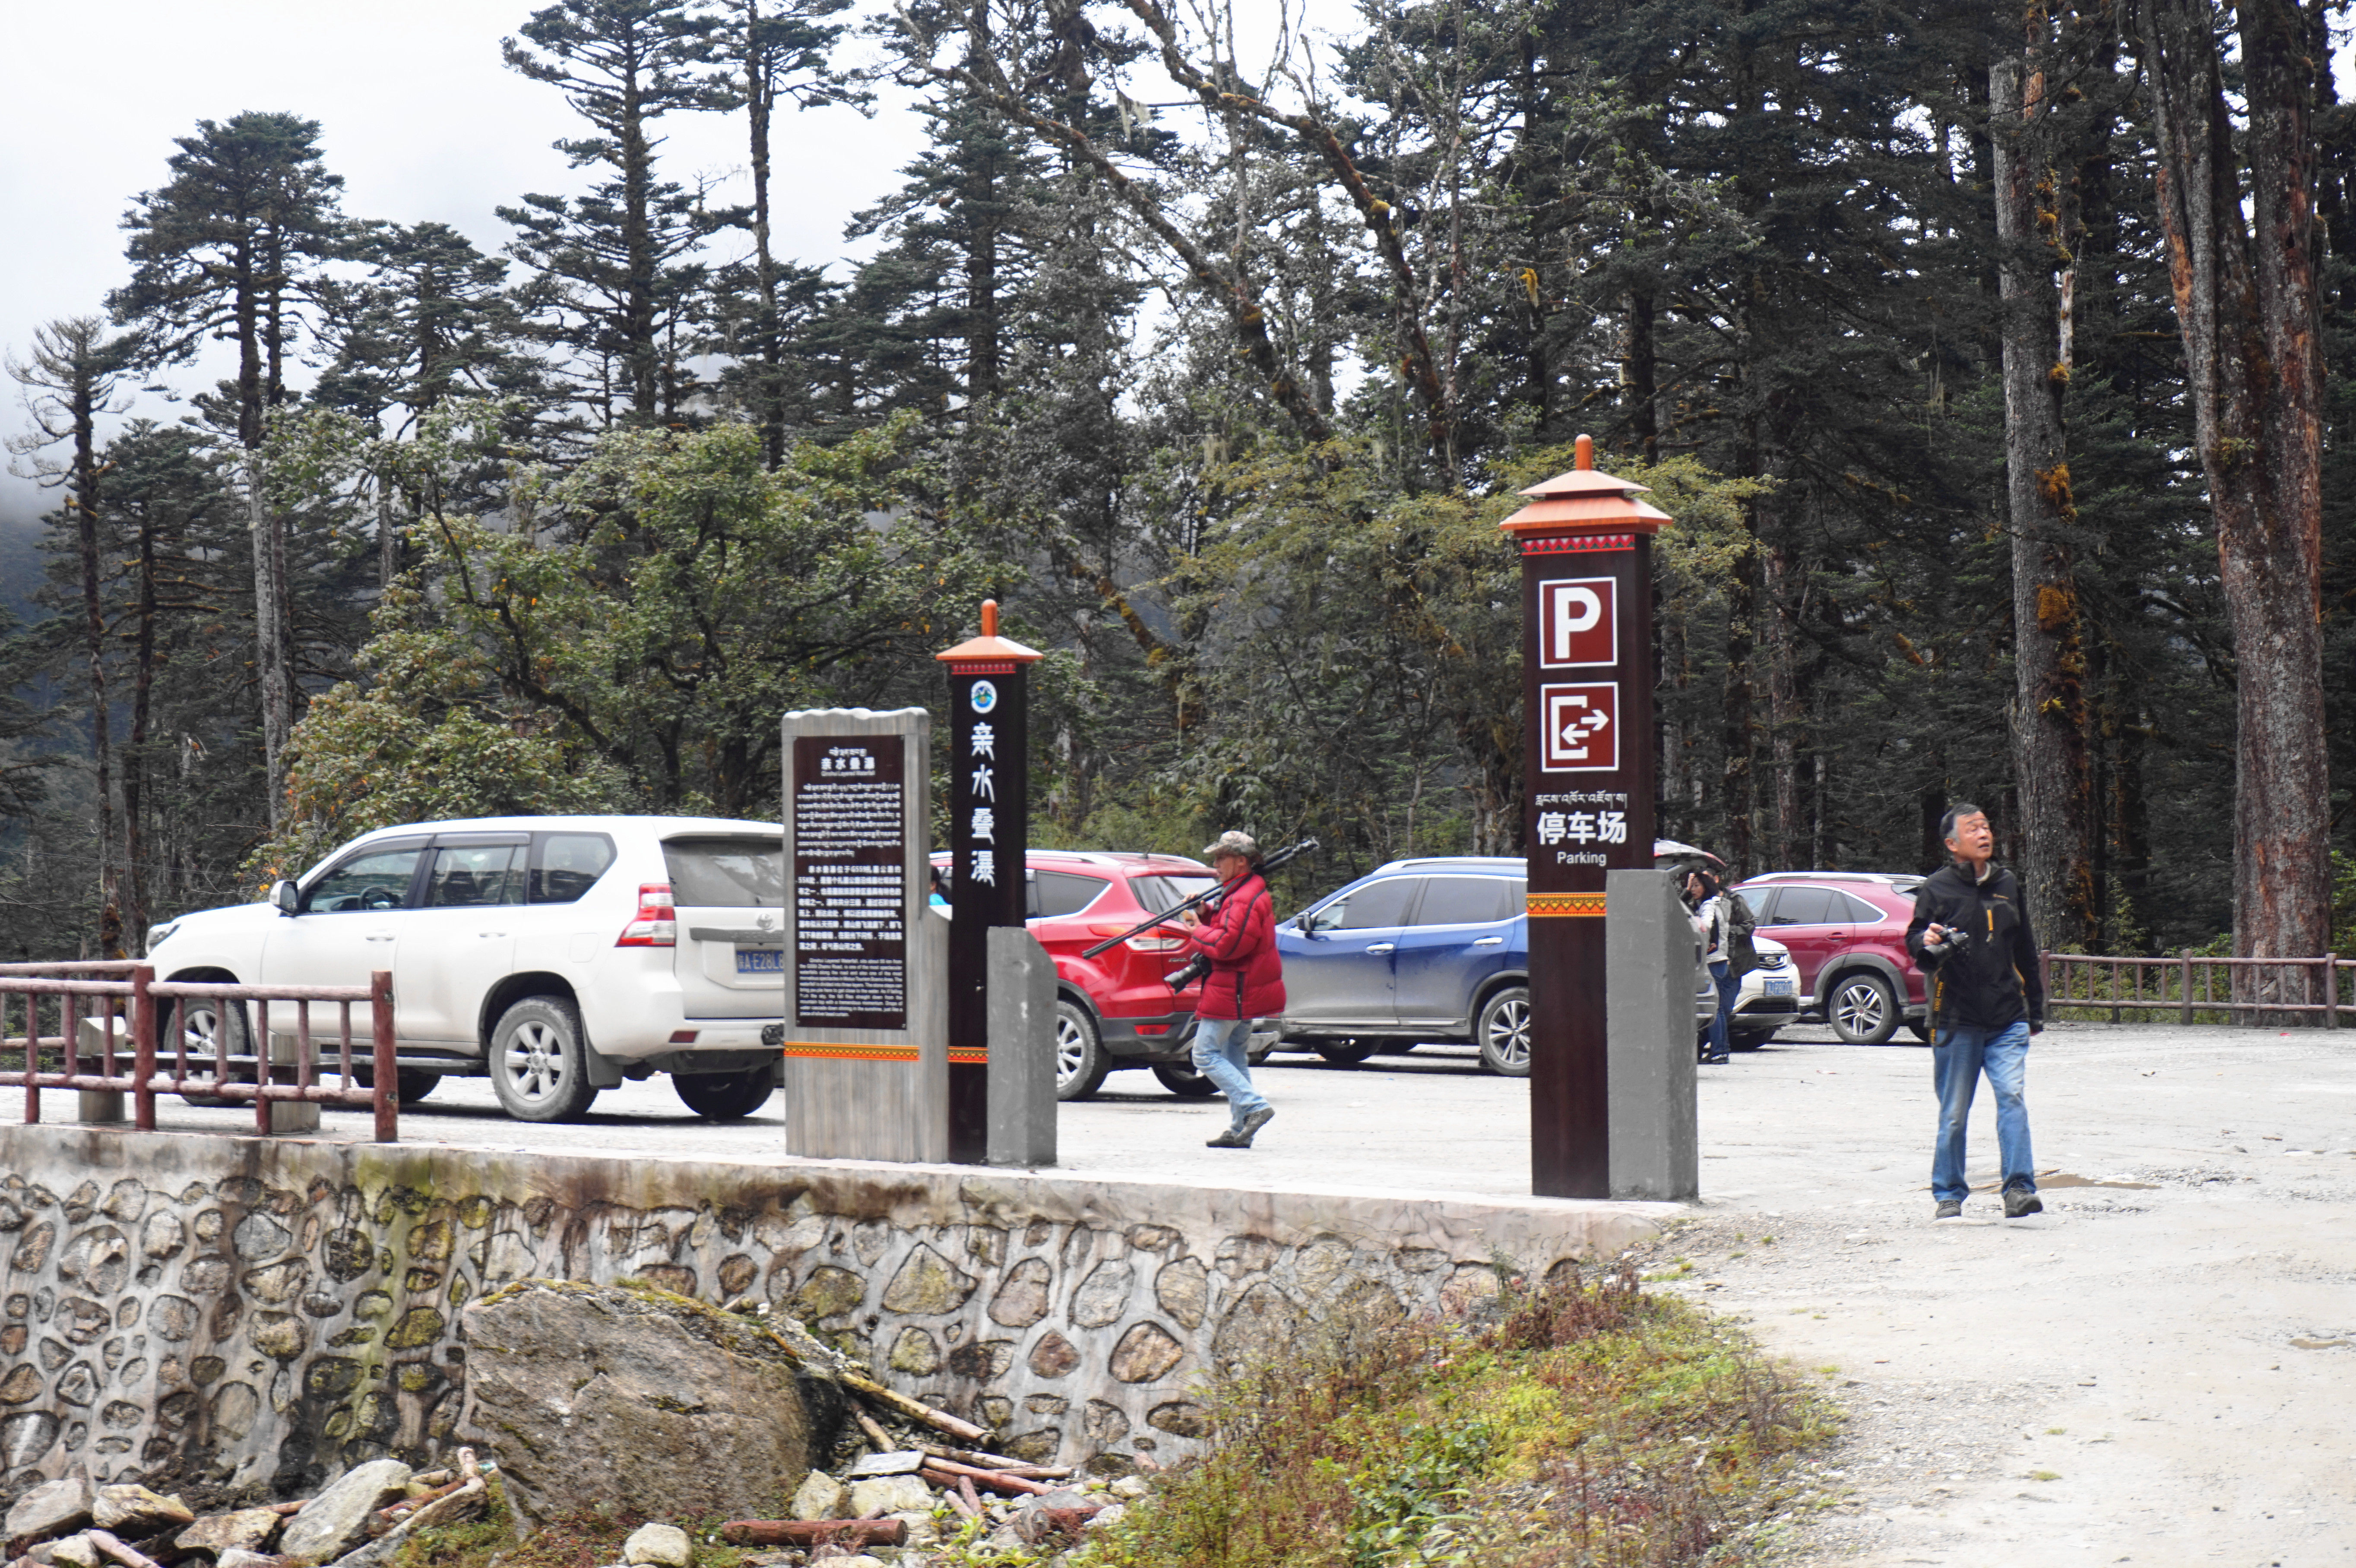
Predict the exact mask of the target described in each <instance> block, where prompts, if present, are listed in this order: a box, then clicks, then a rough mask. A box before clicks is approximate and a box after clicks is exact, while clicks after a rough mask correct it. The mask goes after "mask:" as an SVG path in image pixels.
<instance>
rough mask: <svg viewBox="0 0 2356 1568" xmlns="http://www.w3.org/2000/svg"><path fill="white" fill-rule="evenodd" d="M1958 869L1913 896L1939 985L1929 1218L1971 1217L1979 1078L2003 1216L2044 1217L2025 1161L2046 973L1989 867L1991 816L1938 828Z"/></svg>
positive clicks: (1925, 962) (2015, 888)
mask: <svg viewBox="0 0 2356 1568" xmlns="http://www.w3.org/2000/svg"><path fill="white" fill-rule="evenodd" d="M1940 835H1941V837H1944V838H1945V839H1946V841H1947V853H1949V854H1950V855H1953V856H1954V858H1955V859H1954V864H1953V865H1950V866H1943V867H1941V868H1940V869H1938V870H1937V871H1935V872H1933V874H1932V876H1931V878H1930V880H1927V881H1925V882H1924V883H1923V884H1922V886H1921V887H1920V888H1918V889H1916V890H1915V892H1914V920H1913V923H1912V924H1910V925H1908V926H1907V928H1906V947H1907V951H1909V952H1910V953H1912V954H1913V955H1914V962H1915V963H1916V964H1917V965H1920V966H1921V968H1922V973H1923V974H1924V975H1926V976H1929V977H1930V981H1931V1019H1932V1024H1933V1029H1935V1030H1936V1031H1937V1032H1936V1033H1935V1034H1934V1035H1933V1043H1932V1047H1931V1071H1932V1073H1933V1079H1934V1081H1935V1083H1937V1085H1938V1091H1939V1142H1938V1145H1937V1147H1936V1148H1935V1149H1933V1152H1932V1156H1931V1196H1932V1197H1933V1199H1934V1200H1937V1202H1938V1205H1939V1206H1938V1208H1937V1209H1936V1210H1935V1211H1933V1215H1932V1217H1933V1219H1937V1220H1952V1219H1954V1217H1955V1216H1957V1215H1958V1214H1961V1213H1962V1212H1963V1211H1964V1200H1965V1197H1966V1196H1968V1195H1969V1193H1970V1191H1971V1189H1970V1187H1969V1185H1968V1184H1967V1183H1966V1182H1965V1179H1964V1128H1965V1124H1966V1123H1967V1122H1969V1121H1970V1119H1971V1114H1972V1094H1973V1092H1974V1091H1975V1090H1976V1089H1977V1088H1978V1086H1979V1078H1980V1074H1981V1073H1982V1072H1986V1073H1987V1081H1988V1087H1989V1088H1990V1089H1993V1090H1994V1091H1995V1092H1996V1142H1997V1153H1998V1155H1999V1156H2000V1157H2001V1159H2002V1161H2003V1165H2004V1217H2005V1218H2006V1219H2008V1220H2018V1219H2019V1218H2020V1217H2021V1216H2022V1215H2024V1214H2037V1213H2042V1212H2043V1211H2044V1209H2045V1205H2044V1204H2043V1203H2042V1202H2040V1201H2039V1200H2038V1197H2037V1179H2036V1176H2035V1174H2034V1172H2035V1163H2034V1161H2033V1160H2032V1159H2031V1157H2030V1155H2029V1107H2028V1104H2027V1103H2026V1102H2025V1101H2023V1099H2022V1098H2021V1088H2022V1084H2023V1083H2024V1081H2025V1080H2026V1079H2027V1077H2028V1075H2029V1036H2030V1035H2033V1034H2041V1033H2042V1032H2044V1029H2045V972H2044V968H2043V966H2042V965H2040V964H2039V962H2038V960H2037V938H2036V936H2035V935H2034V934H2033V933H2031V932H2030V931H2029V911H2028V910H2027V909H2026V908H2024V907H2022V904H2021V901H2020V884H2019V882H2017V881H2015V880H2013V875H2012V873H2011V872H2010V871H2006V870H2000V869H1997V867H1996V865H1995V864H1993V863H1992V861H1991V859H1990V856H1991V855H1992V854H1993V852H1994V848H1995V839H1994V837H1993V836H1992V835H1991V834H1990V833H1989V832H1988V820H1987V812H1985V811H1982V810H1981V809H1980V808H1979V807H1978V806H1976V805H1971V804H1969V803H1968V802H1958V803H1957V804H1956V805H1954V806H1953V807H1951V808H1950V809H1949V810H1948V812H1947V816H1946V820H1945V821H1944V823H1942V824H1941V825H1940Z"/></svg>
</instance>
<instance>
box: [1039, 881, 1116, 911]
mask: <svg viewBox="0 0 2356 1568" xmlns="http://www.w3.org/2000/svg"><path fill="white" fill-rule="evenodd" d="M1034 882H1035V888H1036V897H1037V899H1038V904H1039V907H1038V908H1037V909H1035V910H1033V912H1032V918H1033V919H1037V920H1055V919H1057V918H1059V917H1061V916H1063V915H1067V914H1077V913H1079V912H1080V911H1082V910H1084V909H1086V908H1087V907H1088V905H1090V904H1091V903H1094V902H1095V901H1096V896H1097V895H1098V893H1100V892H1102V891H1105V889H1107V888H1108V887H1110V886H1111V885H1112V880H1111V879H1110V878H1108V877H1082V876H1076V875H1074V874H1073V873H1072V872H1069V871H1041V872H1039V873H1038V875H1037V877H1036V878H1035V879H1034Z"/></svg>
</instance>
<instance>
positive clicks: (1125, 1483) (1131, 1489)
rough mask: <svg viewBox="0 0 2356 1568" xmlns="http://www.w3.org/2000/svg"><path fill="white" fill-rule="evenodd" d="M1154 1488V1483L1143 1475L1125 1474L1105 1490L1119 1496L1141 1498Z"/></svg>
mask: <svg viewBox="0 0 2356 1568" xmlns="http://www.w3.org/2000/svg"><path fill="white" fill-rule="evenodd" d="M1152 1489H1153V1483H1152V1482H1151V1481H1149V1480H1147V1479H1146V1478H1145V1477H1143V1476H1123V1477H1120V1478H1119V1480H1117V1481H1115V1482H1113V1484H1112V1485H1111V1486H1109V1487H1107V1488H1105V1490H1107V1491H1108V1492H1110V1493H1111V1494H1112V1495H1113V1496H1115V1497H1117V1498H1141V1497H1143V1496H1145V1494H1146V1493H1148V1492H1150V1491H1151V1490H1152Z"/></svg>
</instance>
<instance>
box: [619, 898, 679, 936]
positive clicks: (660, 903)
mask: <svg viewBox="0 0 2356 1568" xmlns="http://www.w3.org/2000/svg"><path fill="white" fill-rule="evenodd" d="M614 945H615V946H616V947H676V946H678V945H679V922H678V921H677V920H676V919H674V918H673V916H672V911H671V901H670V884H669V882H640V883H639V884H638V913H637V918H636V919H635V920H633V921H631V922H630V923H629V924H627V925H626V926H624V927H622V934H621V936H620V937H619V939H617V940H616V942H615V944H614Z"/></svg>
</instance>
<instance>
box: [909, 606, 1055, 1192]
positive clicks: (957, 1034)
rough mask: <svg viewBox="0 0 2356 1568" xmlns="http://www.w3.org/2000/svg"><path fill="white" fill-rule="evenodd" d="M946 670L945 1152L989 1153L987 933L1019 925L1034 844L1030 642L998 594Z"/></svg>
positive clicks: (968, 1159)
mask: <svg viewBox="0 0 2356 1568" xmlns="http://www.w3.org/2000/svg"><path fill="white" fill-rule="evenodd" d="M935 657H936V658H937V659H939V660H940V662H941V663H943V664H944V665H947V666H948V677H949V757H948V773H949V965H948V968H949V998H948V1048H949V1085H948V1113H949V1158H950V1159H951V1160H952V1161H955V1162H956V1163H958V1164H961V1165H982V1164H986V1163H987V1162H988V1160H989V1155H990V933H991V928H992V927H1003V926H1012V927H1013V928H1014V929H1015V930H1017V931H1021V930H1023V916H1024V913H1025V912H1024V909H1023V869H1024V851H1025V850H1026V849H1028V848H1029V847H1030V842H1031V809H1030V801H1031V778H1030V732H1029V720H1030V713H1029V706H1030V705H1029V693H1028V691H1027V690H1026V689H1025V688H1026V684H1027V681H1026V674H1027V671H1028V670H1029V668H1030V667H1031V666H1032V665H1033V664H1036V663H1037V662H1038V661H1039V657H1040V656H1039V653H1038V651H1037V650H1036V649H1034V648H1026V647H1024V646H1023V645H1022V644H1021V643H1017V642H1011V641H1009V640H1008V639H1006V638H1004V637H1001V636H1000V635H998V601H997V600H995V599H985V600H983V601H982V603H981V635H980V636H978V637H975V638H973V639H972V640H970V641H969V642H963V643H959V644H958V645H957V646H956V647H953V648H949V649H948V650H946V651H945V652H942V653H939V654H937V655H935Z"/></svg>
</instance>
